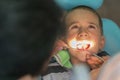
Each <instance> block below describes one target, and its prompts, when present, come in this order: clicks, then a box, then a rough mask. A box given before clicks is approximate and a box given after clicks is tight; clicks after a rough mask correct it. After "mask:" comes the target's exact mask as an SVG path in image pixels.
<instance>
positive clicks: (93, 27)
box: [88, 25, 96, 30]
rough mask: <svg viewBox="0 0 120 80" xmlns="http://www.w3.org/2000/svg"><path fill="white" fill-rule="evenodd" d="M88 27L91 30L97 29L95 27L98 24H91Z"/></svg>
mask: <svg viewBox="0 0 120 80" xmlns="http://www.w3.org/2000/svg"><path fill="white" fill-rule="evenodd" d="M88 28H89V29H90V30H95V29H96V26H94V25H89V26H88Z"/></svg>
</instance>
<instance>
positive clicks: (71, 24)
mask: <svg viewBox="0 0 120 80" xmlns="http://www.w3.org/2000/svg"><path fill="white" fill-rule="evenodd" d="M75 23H79V22H78V21H73V22H72V23H70V24H69V25H68V26H71V25H73V24H75Z"/></svg>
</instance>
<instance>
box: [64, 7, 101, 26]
mask: <svg viewBox="0 0 120 80" xmlns="http://www.w3.org/2000/svg"><path fill="white" fill-rule="evenodd" d="M88 18H89V19H91V20H93V21H94V22H99V20H98V17H97V15H95V14H94V13H93V12H92V11H90V10H86V9H75V10H72V11H70V12H68V13H67V15H66V17H65V22H66V25H67V24H69V23H71V22H73V21H79V20H80V19H82V20H84V19H88ZM89 19H88V20H89Z"/></svg>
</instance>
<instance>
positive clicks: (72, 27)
mask: <svg viewBox="0 0 120 80" xmlns="http://www.w3.org/2000/svg"><path fill="white" fill-rule="evenodd" d="M78 28H79V26H78V25H72V26H71V27H70V29H78Z"/></svg>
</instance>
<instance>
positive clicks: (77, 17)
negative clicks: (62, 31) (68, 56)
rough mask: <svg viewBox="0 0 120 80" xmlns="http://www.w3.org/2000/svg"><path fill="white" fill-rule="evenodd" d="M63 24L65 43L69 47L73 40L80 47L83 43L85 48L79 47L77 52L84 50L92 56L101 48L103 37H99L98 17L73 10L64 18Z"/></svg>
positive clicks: (81, 10)
mask: <svg viewBox="0 0 120 80" xmlns="http://www.w3.org/2000/svg"><path fill="white" fill-rule="evenodd" d="M65 23H66V26H67V30H68V31H67V33H66V42H67V44H69V46H70V47H72V46H71V43H70V42H71V41H72V40H73V39H74V40H76V41H77V42H78V43H79V44H80V45H81V44H82V42H85V43H84V44H85V46H83V45H84V44H82V47H81V46H79V47H78V51H81V50H82V49H84V50H87V51H89V52H91V54H94V53H98V51H99V50H101V49H102V48H103V46H104V37H103V36H102V35H101V31H100V25H99V20H98V17H97V16H96V15H95V14H94V13H93V12H91V11H88V10H85V9H76V10H73V11H72V12H70V13H69V14H68V15H67V16H66V19H65ZM86 41H88V42H86ZM89 42H91V43H92V44H91V43H90V44H89ZM79 44H78V45H79ZM73 55H74V54H73Z"/></svg>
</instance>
